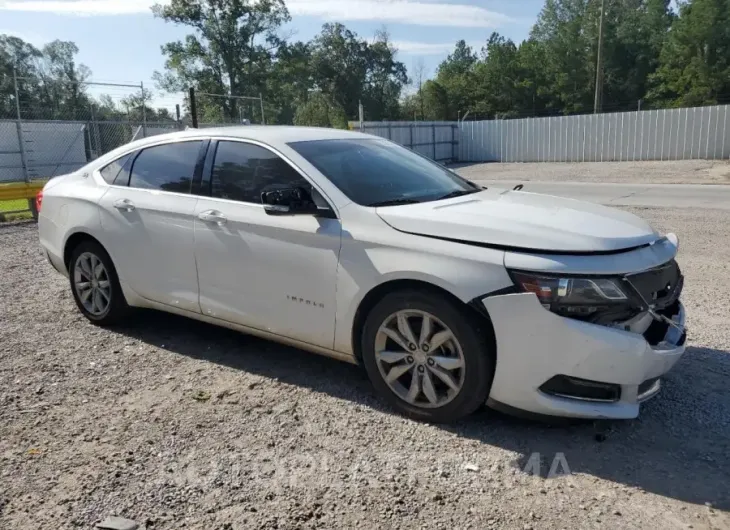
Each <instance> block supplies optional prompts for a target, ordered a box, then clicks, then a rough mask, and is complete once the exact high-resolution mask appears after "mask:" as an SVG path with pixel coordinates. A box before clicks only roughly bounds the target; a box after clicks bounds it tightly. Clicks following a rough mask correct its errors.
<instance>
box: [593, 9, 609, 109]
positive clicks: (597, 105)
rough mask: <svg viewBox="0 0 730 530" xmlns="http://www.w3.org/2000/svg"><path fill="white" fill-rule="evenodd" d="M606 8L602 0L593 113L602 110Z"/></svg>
mask: <svg viewBox="0 0 730 530" xmlns="http://www.w3.org/2000/svg"><path fill="white" fill-rule="evenodd" d="M605 10H606V0H601V16H600V18H599V22H598V57H597V58H596V95H595V99H594V100H593V113H594V114H598V113H599V112H601V104H602V99H603V13H604V11H605Z"/></svg>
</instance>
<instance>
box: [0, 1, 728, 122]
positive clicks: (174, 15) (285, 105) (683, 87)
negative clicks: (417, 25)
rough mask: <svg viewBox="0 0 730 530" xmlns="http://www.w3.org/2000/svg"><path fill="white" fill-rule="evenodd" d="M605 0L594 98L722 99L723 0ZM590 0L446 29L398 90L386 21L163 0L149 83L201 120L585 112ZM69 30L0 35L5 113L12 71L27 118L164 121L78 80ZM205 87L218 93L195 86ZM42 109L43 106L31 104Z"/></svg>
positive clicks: (596, 15)
mask: <svg viewBox="0 0 730 530" xmlns="http://www.w3.org/2000/svg"><path fill="white" fill-rule="evenodd" d="M670 4H672V3H671V2H670V0H605V12H604V31H603V34H604V45H603V73H604V75H603V101H602V110H603V111H622V110H634V109H636V108H637V105H638V103H639V101H640V100H641V101H643V104H642V108H649V107H654V108H658V107H665V106H688V105H705V104H715V103H724V102H730V0H679V5H678V9H677V11H676V12H675V11H674V10H673V9H672V7H671V5H670ZM600 5H601V1H600V0H545V3H544V6H543V8H542V10H541V12H540V14H539V16H538V19H537V21H536V22H535V24H534V26H533V28H532V30H531V32H530V35H529V38H528V39H527V40H525V41H524V42H521V43H516V42H513V41H512V40H510V39H507V38H505V37H504V36H502V35H500V34H498V33H493V34H492V35H490V36H489V38H488V39H487V40H486V41H485V42H484V43H483V44H482V45H480V46H476V47H472V46H470V45H469V44H467V42H466V41H464V40H461V41H458V42H457V43H456V44H455V46H454V50H453V52H452V53H451V54H450V55H449V56H448V57H447V58H446V59H445V60H444V61H443V62H442V63H441V64H440V65H439V67H438V69H437V70H436V72H435V75H434V77H433V79H426V76H425V75H424V72H423V65H422V64H421V65H420V66H418V65H417V66H416V68H415V69H414V75H413V77H414V82H413V85H411V87H412V89H415V93H414V92H411V93H409V94H408V95H407V96H405V97H404V96H403V89H404V87H405V86H406V85H407V84H408V83H409V79H408V75H407V72H406V68H405V66H404V65H403V63H402V62H400V61H398V60H397V50H396V49H395V47H394V45H393V43H392V42H391V40H390V36H389V35H388V33H387V32H386V31H384V30H382V31H379V32H377V34H376V35H375V37H374V38H373V39H364V38H361V37H360V36H359V35H357V34H356V33H355V32H353V31H352V30H350V29H348V28H347V27H345V26H344V25H342V24H339V23H330V24H325V25H324V26H323V27H322V29H321V32H320V33H319V34H318V35H317V36H315V37H314V38H313V39H312V40H311V41H309V42H298V41H294V40H292V39H291V38H290V37H291V35H286V34H284V33H282V32H283V28H284V27H285V24H286V23H287V22H289V21H290V16H289V12H288V10H287V8H286V5H285V0H171V1H170V2H169V3H166V4H165V5H156V6H155V7H154V8H153V12H154V15H155V16H157V17H159V18H161V19H163V20H165V21H167V22H170V23H172V24H176V25H181V26H184V27H185V28H187V29H188V30H189V34H188V35H187V36H186V37H185V38H184V39H182V40H179V41H175V42H170V43H167V44H165V45H164V46H163V47H162V53H163V55H164V56H165V59H166V62H165V70H164V72H162V73H155V79H156V81H157V83H158V85H159V87H160V88H161V89H163V90H166V91H183V90H185V91H186V90H187V89H188V87H190V86H193V87H195V88H196V89H197V90H198V92H199V97H198V114H199V119H200V121H201V122H219V121H235V122H237V121H238V120H239V118H240V117H245V118H249V119H252V120H253V121H258V120H259V119H260V115H261V110H260V107H259V103H258V101H251V102H243V101H241V100H238V99H236V98H233V97H230V96H258V95H259V94H262V95H263V99H264V101H265V109H264V110H265V113H266V118H267V122H268V123H281V124H286V123H301V124H308V125H317V126H327V127H344V126H346V121H347V120H348V119H351V120H355V119H357V117H358V105H359V103H362V104H363V106H364V109H365V119H366V120H374V121H378V120H384V119H397V118H399V117H400V118H401V119H407V120H411V119H422V120H455V119H457V118H458V117H460V116H464V114H465V113H466V112H469V113H470V116H471V117H475V118H482V119H484V118H490V119H491V118H509V117H520V116H540V115H556V114H575V113H585V112H592V110H593V99H594V92H595V88H596V87H595V80H596V58H597V51H598V26H599V19H600ZM77 53H78V49H77V48H76V46H75V45H74V44H73V43H72V42H64V41H54V42H51V43H49V44H47V45H45V46H43V47H41V48H36V47H34V46H32V45H31V44H28V43H26V42H24V41H23V40H22V39H19V38H17V37H11V36H6V35H0V117H13V116H14V115H15V98H14V94H13V81H12V73H13V68H15V70H16V72H17V74H18V76H19V77H20V80H19V89H20V93H21V98H20V99H21V105H22V106H23V109H24V113H25V116H26V117H29V118H32V117H34V114H33V113H34V112H39V113H42V117H44V118H48V117H54V118H60V119H86V118H87V117H88V114H89V111H90V110H91V111H93V112H94V113H95V115H96V117H97V119H98V120H101V121H105V120H106V121H112V120H117V121H118V120H126V119H129V120H132V121H139V120H141V119H142V115H143V112H142V110H143V109H144V114H146V116H147V118H148V120H150V121H171V120H173V117H172V116H170V113H169V112H168V111H166V110H164V109H153V108H151V107H150V105H149V101H150V99H151V96H152V95H151V94H150V93H142V92H138V93H136V94H131V95H130V96H128V97H127V98H124V99H123V100H122V101H121V102H118V103H116V104H115V102H114V101H112V100H111V98H109V97H104V96H102V97H101V98H98V99H97V100H94V99H93V98H91V97H89V96H88V94H87V93H86V90H85V88H86V85H85V82H86V81H87V80H88V78H89V76H90V72H89V70H88V68H86V67H85V66H83V65H79V64H77V63H76V61H75V57H76V55H77ZM205 93H211V94H220V95H221V96H222V97H212V96H206V95H205ZM38 117H41V116H38Z"/></svg>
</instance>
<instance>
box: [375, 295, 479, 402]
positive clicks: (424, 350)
mask: <svg viewBox="0 0 730 530" xmlns="http://www.w3.org/2000/svg"><path fill="white" fill-rule="evenodd" d="M375 360H376V362H377V365H378V370H379V371H380V375H381V376H382V377H383V380H384V381H385V382H386V384H387V385H388V386H389V387H390V389H391V390H392V391H393V392H394V393H395V394H396V395H397V396H398V397H400V398H401V399H403V400H404V401H406V402H407V403H409V404H411V405H415V406H417V407H422V408H437V407H442V406H444V405H446V404H447V403H449V402H450V401H452V400H453V399H454V398H455V397H456V396H457V395H458V394H459V392H460V391H461V388H462V387H463V385H464V375H465V362H464V353H463V351H462V349H461V345H460V344H459V341H458V340H457V338H456V336H455V335H454V333H453V332H452V331H451V329H449V327H448V326H446V325H445V324H444V323H443V322H441V321H440V320H439V319H438V318H436V317H435V316H434V315H432V314H430V313H428V312H426V311H419V310H413V309H404V310H401V311H398V312H396V313H393V314H392V315H390V316H389V317H388V318H387V319H385V321H384V322H383V324H382V325H381V326H380V328H379V329H378V333H377V335H376V338H375Z"/></svg>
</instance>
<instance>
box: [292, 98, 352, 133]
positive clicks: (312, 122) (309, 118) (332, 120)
mask: <svg viewBox="0 0 730 530" xmlns="http://www.w3.org/2000/svg"><path fill="white" fill-rule="evenodd" d="M294 125H308V126H311V127H332V128H335V129H347V115H346V114H345V111H344V109H343V108H342V106H341V105H340V104H339V103H337V102H335V101H332V100H331V99H330V98H329V97H328V96H326V95H325V94H323V93H321V92H316V93H313V94H311V95H310V97H309V99H308V100H307V102H306V103H304V104H302V105H299V108H298V109H297V112H296V115H295V116H294Z"/></svg>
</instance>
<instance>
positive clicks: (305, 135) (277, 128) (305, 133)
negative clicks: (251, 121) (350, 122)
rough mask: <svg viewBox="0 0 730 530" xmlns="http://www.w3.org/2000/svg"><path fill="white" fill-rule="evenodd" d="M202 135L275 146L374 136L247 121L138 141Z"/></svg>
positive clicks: (144, 141) (339, 130)
mask: <svg viewBox="0 0 730 530" xmlns="http://www.w3.org/2000/svg"><path fill="white" fill-rule="evenodd" d="M192 136H195V137H200V136H217V137H229V138H242V139H246V140H258V141H260V142H263V143H266V144H270V145H273V146H276V145H281V144H286V143H290V142H304V141H312V140H342V139H356V138H361V139H366V138H370V139H372V138H373V137H372V136H371V135H368V134H362V133H358V132H352V131H343V130H341V129H327V128H324V127H293V126H285V125H245V126H234V127H205V128H200V129H188V130H186V131H179V132H174V133H170V134H162V135H156V136H150V137H148V138H145V139H144V140H141V141H140V142H139V143H136V145H139V146H142V145H144V144H146V143H148V142H149V143H155V142H158V141H160V140H165V139H174V138H180V139H183V138H187V137H192Z"/></svg>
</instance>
